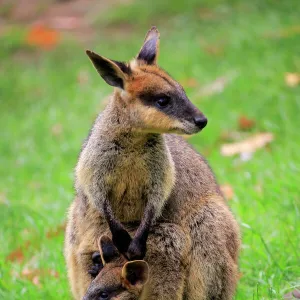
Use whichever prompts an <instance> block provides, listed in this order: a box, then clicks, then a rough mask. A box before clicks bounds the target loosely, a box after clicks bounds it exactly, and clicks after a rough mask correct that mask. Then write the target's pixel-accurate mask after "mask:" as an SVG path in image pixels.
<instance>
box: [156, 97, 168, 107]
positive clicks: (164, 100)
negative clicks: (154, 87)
mask: <svg viewBox="0 0 300 300" xmlns="http://www.w3.org/2000/svg"><path fill="white" fill-rule="evenodd" d="M169 103H170V98H169V97H167V96H165V97H159V98H158V99H157V100H156V104H157V106H158V107H160V108H163V107H166V106H167V105H168V104H169Z"/></svg>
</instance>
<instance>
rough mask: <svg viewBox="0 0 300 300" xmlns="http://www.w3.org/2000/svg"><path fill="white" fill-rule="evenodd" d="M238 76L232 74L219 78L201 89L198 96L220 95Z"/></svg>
mask: <svg viewBox="0 0 300 300" xmlns="http://www.w3.org/2000/svg"><path fill="white" fill-rule="evenodd" d="M236 76H237V72H231V73H229V74H228V75H225V76H222V77H219V78H217V79H216V80H215V81H213V82H211V83H210V84H208V85H205V86H203V87H201V88H200V89H199V91H198V93H197V94H198V96H200V97H204V96H211V95H213V94H220V93H222V92H223V91H224V89H225V87H226V86H227V85H228V84H229V83H230V82H231V81H232V80H233V79H234V78H235V77H236Z"/></svg>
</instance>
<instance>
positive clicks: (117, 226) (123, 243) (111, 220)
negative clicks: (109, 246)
mask: <svg viewBox="0 0 300 300" xmlns="http://www.w3.org/2000/svg"><path fill="white" fill-rule="evenodd" d="M103 212H104V216H105V219H106V221H107V223H108V226H109V229H110V231H111V234H112V240H113V243H114V245H115V246H116V247H117V249H118V250H119V251H120V252H121V253H122V254H125V253H126V252H127V250H128V247H129V245H130V243H131V241H132V238H131V236H130V235H129V233H128V232H127V230H126V229H125V228H124V226H123V225H122V223H121V222H120V221H118V220H117V219H116V218H115V216H114V213H113V211H112V207H111V204H110V202H109V200H107V199H106V200H105V201H104V203H103Z"/></svg>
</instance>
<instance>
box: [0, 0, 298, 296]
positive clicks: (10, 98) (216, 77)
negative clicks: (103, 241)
mask: <svg viewBox="0 0 300 300" xmlns="http://www.w3.org/2000/svg"><path fill="white" fill-rule="evenodd" d="M77 2H78V1H77ZM168 2H169V1H159V0H152V1H151V3H150V2H149V4H147V3H146V2H145V1H128V0H127V1H115V5H114V6H112V5H111V6H109V5H108V6H105V9H103V10H101V9H99V12H98V13H97V12H95V11H94V12H93V14H89V15H88V17H89V18H91V21H90V23H89V22H87V23H85V24H88V26H86V27H85V29H84V30H82V31H80V30H78V31H76V30H75V31H76V34H75V33H74V35H73V32H72V30H70V32H69V33H68V34H66V33H63V34H62V35H60V38H59V40H57V41H56V40H55V42H54V44H55V45H54V46H55V47H54V48H52V49H50V50H44V49H42V48H40V47H34V46H29V45H28V39H26V36H27V35H28V31H30V28H31V27H30V26H32V25H31V23H30V24H29V23H28V22H27V23H26V24H27V25H26V26H25V25H23V23H18V22H17V21H14V24H13V25H11V24H7V23H6V21H5V20H6V19H5V16H6V15H7V14H8V13H9V7H8V6H6V8H5V10H4V9H2V11H0V16H2V19H1V20H4V23H2V24H4V25H5V26H4V27H2V29H1V30H0V43H1V48H0V58H1V63H0V116H1V117H0V128H2V130H1V139H0V153H1V155H0V177H1V181H0V228H1V232H0V244H1V245H2V246H1V247H2V248H1V251H0V298H2V299H58V298H59V299H69V298H70V293H69V289H68V283H67V278H66V269H65V263H64V258H63V239H64V230H63V229H64V222H65V219H66V212H67V208H68V206H69V205H70V203H71V201H72V198H73V193H74V192H73V169H74V166H75V164H76V160H77V156H78V153H79V150H80V145H81V143H82V141H83V139H84V138H85V136H86V135H87V133H88V130H89V128H90V126H91V124H92V122H93V120H94V118H95V116H96V115H97V113H98V112H99V111H101V109H102V108H103V106H104V105H105V101H107V95H109V93H110V92H111V88H110V87H109V86H107V85H105V83H104V82H103V81H102V80H101V78H100V77H99V76H98V75H97V73H96V72H95V70H94V69H93V68H92V66H91V64H90V62H89V61H88V58H87V56H86V55H85V53H84V49H86V48H91V49H93V50H95V51H97V52H98V53H100V54H102V55H104V56H107V57H110V58H113V59H116V60H127V59H129V58H131V57H133V56H134V55H135V54H136V53H137V51H138V49H139V48H140V46H141V42H142V40H143V38H144V34H145V32H146V31H147V30H148V29H149V28H150V26H151V25H157V26H158V28H159V30H160V32H161V48H160V49H161V51H160V58H159V63H160V65H161V66H162V67H163V68H164V69H166V70H167V71H168V72H169V73H170V74H172V76H174V78H175V79H177V80H178V81H180V82H181V83H182V84H183V85H184V87H185V88H186V91H187V94H188V96H189V98H190V99H191V100H192V101H193V102H194V103H195V104H196V105H197V106H198V107H199V108H200V109H201V110H202V111H203V112H204V113H205V115H206V116H207V117H208V119H209V123H208V126H207V128H205V130H203V132H201V133H200V134H198V135H196V136H194V137H192V138H191V139H190V142H191V143H192V144H193V145H194V146H195V147H196V148H197V149H198V150H199V151H200V152H201V153H203V154H204V155H205V156H206V158H207V159H208V161H209V162H210V164H211V166H212V168H213V170H214V171H215V173H216V175H217V178H218V181H219V182H220V184H222V185H227V187H228V188H229V190H230V193H229V194H228V198H230V200H229V202H228V204H229V205H230V207H231V209H232V211H233V212H234V214H235V216H236V218H237V219H238V222H239V224H240V225H241V230H242V251H241V255H240V272H241V278H240V282H239V286H238V290H237V294H236V297H235V299H241V300H244V299H282V297H283V295H286V294H288V293H290V292H291V291H293V290H295V289H296V288H300V254H299V253H300V252H299V245H300V193H299V192H300V187H299V180H300V175H299V174H300V151H299V142H300V135H299V127H300V118H299V111H300V96H299V95H300V86H299V85H298V86H297V79H296V83H295V84H294V85H295V86H293V84H291V83H290V82H289V81H286V80H287V79H286V78H287V74H286V73H297V72H298V73H299V72H300V55H299V54H300V23H299V13H300V2H299V1H297V0H290V1H279V0H277V1H276V0H269V1H267V0H266V1H259V0H255V1H251V2H250V1H246V0H236V1H224V0H215V1H208V0H207V1H189V2H183V1H178V3H177V2H172V6H171V5H170V4H167V3H168ZM229 2H230V3H231V4H228V3H229ZM63 5H67V4H65V3H64V4H63ZM41 9H42V8H41ZM43 9H44V8H43ZM43 13H45V12H43ZM84 13H86V11H85V12H84ZM41 14H42V13H41ZM91 16H92V17H91ZM76 17H77V18H79V17H78V16H77V15H76ZM72 20H73V21H74V20H75V21H76V20H77V21H78V20H79V21H78V22H79V23H76V22H75V24H80V20H81V19H76V18H75V19H72ZM87 20H90V19H84V21H87ZM58 21H59V20H58ZM58 21H57V22H58ZM60 21H61V23H62V25H65V27H67V26H66V19H60ZM63 21H65V23H64V22H63ZM69 21H70V20H69ZM28 24H29V25H28ZM68 24H69V23H67V25H68ZM71 24H74V22H73V23H72V22H71ZM91 24H92V25H91ZM69 25H70V24H69ZM70 26H71V25H70ZM89 26H90V27H91V28H90V27H89ZM61 27H63V26H61ZM71 27H72V26H71ZM75 27H76V26H75ZM78 27H80V25H78ZM62 29H64V28H62ZM56 30H59V29H56ZM74 36H76V38H73V37H74ZM87 37H88V38H87ZM26 41H27V42H26ZM56 43H57V44H56ZM295 76H296V75H295ZM291 85H292V86H291ZM242 116H245V117H246V118H248V119H250V120H253V121H255V124H254V125H251V126H248V127H249V128H248V131H247V132H244V131H242V129H245V128H243V127H247V126H242V125H241V124H240V123H241V121H240V122H239V119H240V118H241V117H242ZM259 132H270V133H272V134H273V135H274V140H273V142H272V143H270V144H269V145H268V146H267V147H264V148H262V149H260V150H258V151H256V152H255V153H253V155H252V156H251V157H249V156H245V155H244V156H242V157H239V156H233V157H226V156H223V155H222V154H221V152H220V149H221V145H222V144H223V143H224V142H228V141H230V140H231V139H233V140H236V139H237V140H239V139H243V138H244V137H247V136H251V135H252V134H255V133H259ZM231 189H232V190H231ZM58 295H59V296H58Z"/></svg>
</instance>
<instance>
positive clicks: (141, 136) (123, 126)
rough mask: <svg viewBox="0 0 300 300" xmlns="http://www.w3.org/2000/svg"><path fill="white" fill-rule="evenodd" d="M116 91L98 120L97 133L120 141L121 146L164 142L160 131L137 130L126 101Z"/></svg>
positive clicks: (111, 139)
mask: <svg viewBox="0 0 300 300" xmlns="http://www.w3.org/2000/svg"><path fill="white" fill-rule="evenodd" d="M119 97H120V95H119V93H117V92H115V93H114V94H113V95H112V96H111V99H110V101H109V103H108V104H107V106H106V108H105V109H104V110H103V112H102V113H101V116H100V117H99V119H98V120H97V121H96V124H95V127H96V131H95V133H96V134H97V135H101V138H102V139H106V140H109V141H113V142H115V143H118V144H119V145H120V146H121V147H130V148H132V147H136V148H138V147H146V146H153V145H158V144H160V143H162V144H163V136H162V134H160V133H148V132H142V131H137V130H135V128H133V125H132V121H131V120H130V112H129V111H128V110H129V108H128V107H127V105H126V103H125V102H124V103H123V102H122V99H120V98H119Z"/></svg>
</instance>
